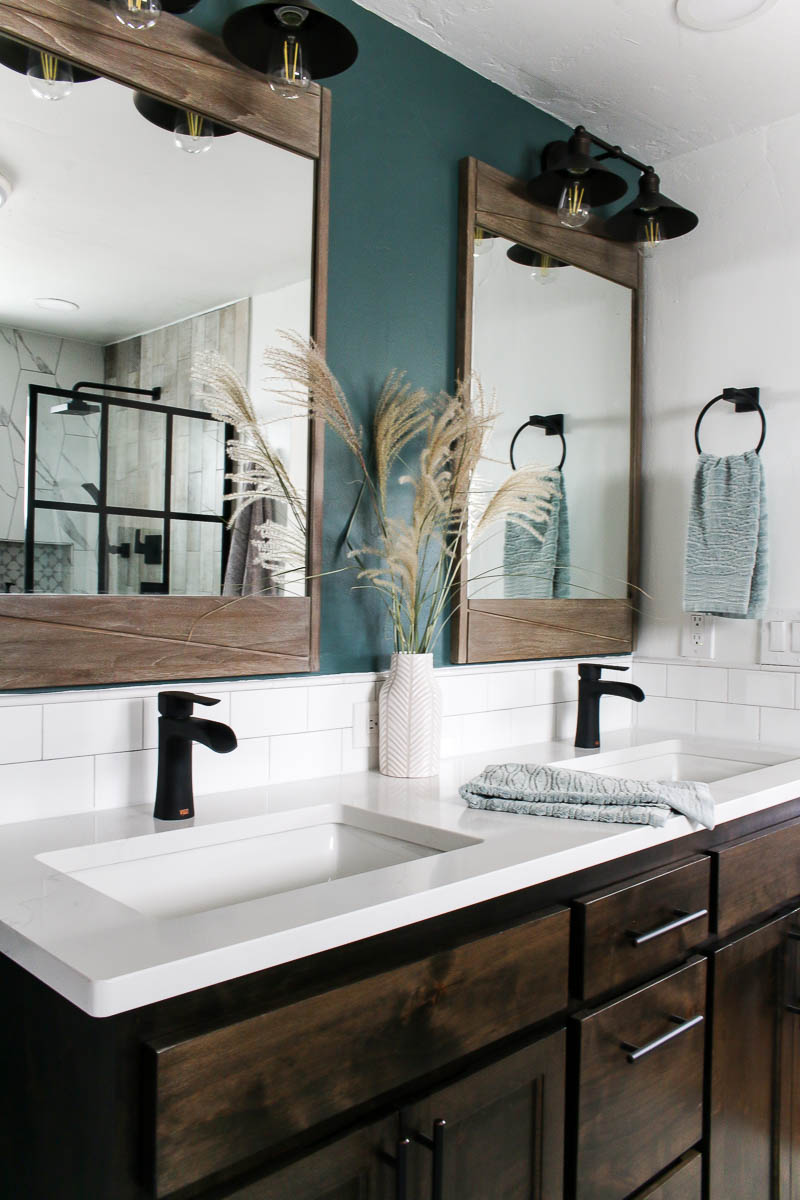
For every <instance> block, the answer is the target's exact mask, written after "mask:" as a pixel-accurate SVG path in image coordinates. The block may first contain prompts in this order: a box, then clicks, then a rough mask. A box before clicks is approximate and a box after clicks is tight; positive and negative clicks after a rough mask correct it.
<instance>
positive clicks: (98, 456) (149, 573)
mask: <svg viewBox="0 0 800 1200" xmlns="http://www.w3.org/2000/svg"><path fill="white" fill-rule="evenodd" d="M0 35H2V38H3V46H4V47H5V58H4V57H3V54H2V53H0V62H3V65H2V66H0V93H2V100H3V102H2V112H3V117H2V119H0V133H2V135H3V136H2V137H0V159H1V160H2V161H0V173H2V174H3V175H4V176H8V177H9V180H10V182H11V184H12V194H11V196H10V199H9V201H8V204H7V205H6V207H5V208H4V211H3V214H2V215H3V221H2V224H0V253H2V255H3V258H4V262H5V268H4V276H5V282H4V283H3V284H2V285H0V385H2V392H3V395H2V399H0V410H2V411H0V425H2V426H4V428H0V593H2V594H0V663H1V664H2V665H0V688H3V689H20V688H43V687H58V686H75V685H82V684H92V685H97V684H110V683H121V682H126V683H129V682H137V681H154V682H155V681H166V680H171V679H199V678H205V679H213V678H230V677H236V676H248V675H268V674H279V673H298V672H304V671H313V670H316V669H318V666H319V621H320V580H319V572H320V565H321V536H322V531H321V519H322V489H323V477H322V476H323V434H322V428H321V426H320V425H319V423H317V422H308V421H306V420H305V419H304V418H303V417H298V416H296V415H295V416H294V417H293V418H291V417H289V416H288V414H289V411H290V410H288V409H284V414H285V415H286V420H283V421H280V422H278V424H277V425H275V426H271V427H270V428H271V429H273V428H274V429H275V431H276V432H275V433H274V434H270V436H271V437H273V438H274V441H273V446H274V447H277V453H278V454H279V456H280V457H281V459H282V461H283V462H284V464H285V465H286V466H287V470H288V471H290V472H291V473H292V479H293V483H294V484H295V486H296V488H297V491H298V494H299V495H301V496H302V499H303V506H304V510H305V511H304V512H303V513H302V518H303V519H302V521H301V522H300V525H301V526H304V528H302V534H303V536H304V539H305V563H304V564H303V563H302V550H301V551H300V552H299V553H298V554H296V561H299V562H300V566H299V567H298V566H295V568H294V569H295V576H294V582H291V580H290V579H288V576H289V572H288V571H281V570H276V569H275V553H274V551H273V550H270V552H269V553H268V554H267V553H266V552H265V554H262V556H261V558H262V559H267V560H268V561H269V564H271V565H267V563H265V562H264V561H261V560H258V555H256V559H257V560H258V561H256V562H255V563H254V562H253V561H252V558H253V553H254V551H253V549H252V548H253V547H256V548H257V547H258V545H259V543H258V541H257V538H256V536H255V535H257V534H258V531H259V530H261V531H263V530H265V529H266V528H267V527H268V526H267V524H266V522H267V521H268V520H269V521H272V522H273V525H272V526H270V528H274V525H275V524H276V523H277V524H283V525H284V526H286V525H287V524H291V520H290V518H287V516H286V512H285V508H286V506H284V508H283V509H282V508H281V505H280V503H278V502H275V503H273V502H271V501H264V502H263V503H262V507H261V509H260V510H259V506H258V505H251V506H249V516H247V518H246V519H247V521H248V522H249V524H248V525H247V526H246V528H245V529H244V533H242V530H241V528H240V527H239V521H238V520H237V523H236V524H235V525H234V527H233V529H232V530H231V531H230V532H229V531H227V517H228V516H229V515H230V511H231V510H230V507H229V506H230V501H223V491H224V490H225V487H226V485H225V484H224V481H223V476H224V475H225V473H226V470H227V471H228V472H229V471H230V469H231V462H230V460H228V461H227V462H226V458H225V455H226V446H227V444H228V439H229V437H230V435H231V432H232V430H231V427H230V426H225V425H224V424H221V423H220V422H219V421H216V420H214V419H213V418H212V419H209V417H208V414H207V413H206V412H204V411H203V409H204V405H203V402H202V399H199V398H198V397H197V395H195V394H194V388H193V384H192V382H191V366H192V363H193V362H195V361H196V355H197V353H198V352H199V351H209V350H211V351H214V352H216V353H218V354H220V355H221V356H222V358H223V359H224V360H225V361H226V362H227V363H228V365H229V366H231V367H233V368H234V369H235V370H236V371H237V373H238V374H239V375H240V376H242V377H243V378H244V379H245V381H246V382H247V383H248V385H249V389H250V391H251V394H252V395H253V399H254V404H255V407H256V411H257V412H258V414H259V417H261V416H262V415H264V416H265V417H266V418H270V417H275V415H276V414H275V412H274V411H273V410H272V409H270V407H269V406H270V403H272V401H270V398H269V393H268V391H265V397H266V398H264V399H262V400H259V389H260V387H262V386H263V379H262V378H261V377H260V376H259V369H260V363H261V356H262V354H263V350H264V349H266V346H267V345H268V344H271V342H274V340H276V338H277V337H278V336H279V331H281V330H284V329H296V330H297V331H298V332H300V333H303V334H310V335H311V336H313V337H314V338H315V339H316V341H317V343H318V344H319V345H321V346H322V347H323V349H324V344H325V312H326V286H327V284H326V274H327V252H328V193H329V145H330V136H329V130H330V93H329V92H327V91H325V90H324V89H322V88H320V87H318V86H317V85H312V86H311V87H310V88H309V90H308V92H306V93H302V94H300V95H299V96H298V97H297V98H295V99H292V100H291V101H287V100H286V99H284V98H282V97H280V96H278V95H276V94H275V93H274V92H273V91H272V90H271V89H270V87H269V84H268V82H267V80H266V78H265V77H264V76H263V75H261V74H258V73H257V72H255V71H251V70H249V69H247V68H244V67H242V66H241V65H240V64H238V63H237V62H235V60H233V59H232V58H231V56H230V55H229V54H228V52H227V50H226V49H225V47H224V46H223V43H222V41H221V40H220V39H219V38H216V37H213V36H211V35H209V34H207V33H205V32H203V31H202V30H199V29H197V28H195V27H194V26H192V25H190V24H188V23H187V22H186V21H183V20H181V19H179V18H178V17H174V16H170V15H169V14H167V13H163V14H162V16H161V18H160V19H159V21H158V23H157V25H155V26H154V27H153V28H151V29H148V30H145V31H143V32H141V33H136V32H133V31H131V30H129V29H127V28H126V27H125V26H123V25H122V24H121V23H120V22H119V21H117V20H116V19H115V17H114V15H113V13H112V11H111V9H110V7H109V6H108V5H107V4H102V3H88V4H81V5H78V6H77V7H76V6H75V5H74V4H73V3H72V2H71V0H25V2H24V3H22V2H20V3H15V2H10V3H6V2H3V3H0ZM0 50H2V47H0ZM25 55H27V61H28V63H29V65H28V68H27V72H26V68H25V61H26V60H25ZM20 56H21V57H20ZM20 62H21V64H22V65H20ZM54 63H56V64H59V65H58V66H57V67H56V68H54V67H53V64H54ZM63 64H70V65H71V66H70V72H69V73H70V75H71V80H70V83H71V86H70V87H68V88H66V89H65V90H66V91H69V92H70V94H69V95H67V96H65V97H64V98H62V99H61V102H60V103H58V104H52V103H43V102H42V99H43V98H44V99H45V100H47V99H55V98H58V96H54V95H52V87H51V91H50V92H48V89H47V86H44V91H45V95H44V97H42V96H41V95H40V94H39V93H40V92H41V91H42V84H41V77H42V74H43V73H44V75H45V77H46V76H47V73H48V72H51V73H52V72H53V71H54V70H56V71H60V69H61V65H63ZM9 65H10V66H11V68H12V69H8V67H9ZM26 73H27V75H28V78H27V79H26V77H25V76H26ZM36 76H39V83H38V84H37V78H36ZM54 78H55V76H54ZM51 82H52V81H50V80H49V79H48V78H45V85H48V84H51ZM29 85H30V86H29ZM37 87H38V88H39V93H37ZM165 112H166V113H167V114H168V115H169V114H175V116H176V124H175V126H174V128H170V125H171V120H168V121H166V123H165V122H164V120H163V119H162V120H160V121H159V119H158V118H159V116H160V117H161V118H163V115H164V113H165ZM154 114H155V116H154ZM178 118H180V119H181V120H184V121H185V122H188V123H189V127H188V135H189V137H188V143H189V144H188V145H187V142H186V137H185V136H184V144H183V145H182V146H181V144H180V143H181V137H180V135H181V131H182V129H183V127H182V126H181V129H179V128H178V123H177V119H178ZM192 121H194V124H192V123H191V122H192ZM198 122H199V123H200V124H199V125H198ZM186 133H187V130H183V134H184V135H186ZM200 134H202V136H200ZM207 134H213V135H214V136H213V137H211V136H209V137H208V138H207V139H206V140H207V142H208V145H202V146H201V145H200V142H201V141H202V140H203V138H205V137H206V135H207ZM228 134H231V135H232V136H224V137H223V136H219V135H228ZM209 147H210V150H211V152H210V153H199V152H197V151H199V150H201V149H202V150H205V149H208V148H209ZM187 148H188V149H189V150H190V153H188V154H182V153H181V152H180V150H181V149H187ZM261 376H263V370H261ZM87 384H88V385H90V386H86V385H87ZM126 389H127V390H126ZM131 389H132V390H131ZM298 428H299V432H298ZM244 512H245V514H246V513H248V510H247V509H245V510H244ZM254 512H258V513H259V515H260V518H261V521H262V522H264V523H263V524H261V525H259V524H258V523H257V520H256V518H255V517H254V515H253V514H254ZM241 519H242V521H244V519H245V518H244V516H243V517H242V518H241ZM291 532H292V533H293V534H294V533H296V532H297V529H296V528H295V527H292V530H291ZM240 535H241V536H240ZM237 537H238V538H239V542H240V545H239V551H240V553H239V554H238V557H237V555H236V554H235V553H234V542H235V541H236V539H237ZM290 540H291V539H290V538H289V537H288V536H287V539H286V541H287V543H288V542H289V541H290ZM274 541H277V539H274ZM296 542H297V538H295V544H296ZM260 544H261V545H262V546H263V544H264V543H263V542H262V543H260ZM242 547H244V549H242ZM281 565H282V562H281V561H279V562H278V563H277V566H278V567H280V566H281ZM284 577H287V578H284Z"/></svg>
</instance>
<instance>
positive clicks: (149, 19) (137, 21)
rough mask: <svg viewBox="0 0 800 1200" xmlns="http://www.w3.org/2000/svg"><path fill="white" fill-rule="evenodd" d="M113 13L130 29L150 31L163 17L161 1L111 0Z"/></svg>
mask: <svg viewBox="0 0 800 1200" xmlns="http://www.w3.org/2000/svg"><path fill="white" fill-rule="evenodd" d="M111 11H112V12H113V14H114V16H115V17H116V18H117V20H118V21H119V22H120V24H121V25H127V27H128V29H137V30H138V29H150V28H151V26H153V25H155V23H156V21H157V20H158V18H159V17H160V16H161V0H111Z"/></svg>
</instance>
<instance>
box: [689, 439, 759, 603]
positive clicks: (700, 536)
mask: <svg viewBox="0 0 800 1200" xmlns="http://www.w3.org/2000/svg"><path fill="white" fill-rule="evenodd" d="M767 582H768V542H767V500H766V489H765V484H764V467H763V465H762V462H761V459H760V458H759V456H758V455H757V454H756V452H755V450H748V451H747V452H746V453H745V454H730V455H728V456H727V457H725V458H717V457H715V456H714V455H713V454H701V455H700V457H699V458H698V460H697V469H696V471H695V475H694V483H693V484H692V502H691V507H690V509H689V529H688V534H687V539H686V574H685V579H684V588H683V611H684V612H696V613H709V614H710V615H712V616H716V617H739V618H746V619H747V620H758V619H759V618H761V617H763V616H764V612H765V610H766V607H767Z"/></svg>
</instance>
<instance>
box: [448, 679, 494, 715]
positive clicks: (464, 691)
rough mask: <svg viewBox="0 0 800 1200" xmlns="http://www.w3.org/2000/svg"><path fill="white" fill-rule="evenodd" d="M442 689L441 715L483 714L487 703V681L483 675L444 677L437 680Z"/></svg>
mask: <svg viewBox="0 0 800 1200" xmlns="http://www.w3.org/2000/svg"><path fill="white" fill-rule="evenodd" d="M438 683H439V686H440V688H441V689H442V713H443V714H444V716H446V717H451V716H457V715H458V714H459V713H477V712H485V711H486V708H487V707H488V703H489V681H488V679H487V676H486V675H484V674H472V673H465V674H464V675H463V676H462V675H445V676H444V677H442V678H439V680H438Z"/></svg>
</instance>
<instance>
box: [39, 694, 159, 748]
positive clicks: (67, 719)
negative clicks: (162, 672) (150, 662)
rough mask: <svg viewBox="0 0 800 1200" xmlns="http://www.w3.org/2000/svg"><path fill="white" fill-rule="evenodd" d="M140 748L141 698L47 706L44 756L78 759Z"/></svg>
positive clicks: (44, 725)
mask: <svg viewBox="0 0 800 1200" xmlns="http://www.w3.org/2000/svg"><path fill="white" fill-rule="evenodd" d="M141 747H142V701H141V700H94V701H89V702H88V703H85V704H82V703H77V704H52V705H45V706H44V723H43V756H44V758H78V757H81V756H83V755H87V754H112V753H114V752H116V751H120V750H140V749H141Z"/></svg>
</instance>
